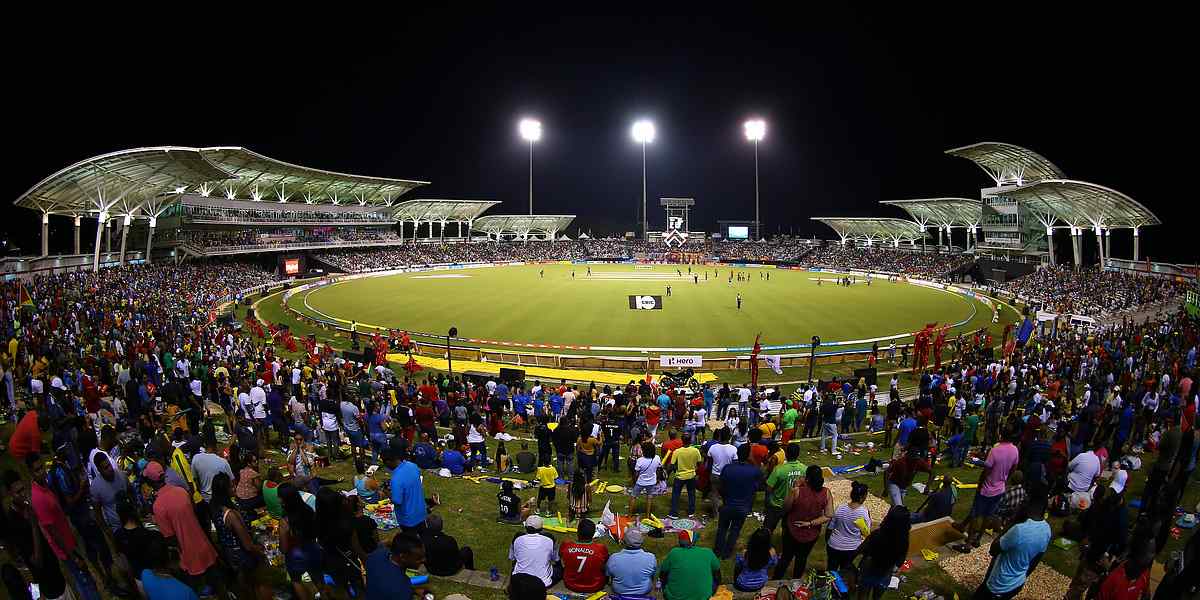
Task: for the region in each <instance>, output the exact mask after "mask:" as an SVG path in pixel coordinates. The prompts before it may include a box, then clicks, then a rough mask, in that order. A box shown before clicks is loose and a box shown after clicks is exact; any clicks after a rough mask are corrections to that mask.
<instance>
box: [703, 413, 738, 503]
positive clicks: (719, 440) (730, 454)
mask: <svg viewBox="0 0 1200 600" xmlns="http://www.w3.org/2000/svg"><path fill="white" fill-rule="evenodd" d="M729 431H730V430H729V429H728V428H725V429H718V430H717V431H716V433H715V434H714V435H713V439H715V440H716V443H715V444H713V445H711V446H709V447H708V457H709V458H710V459H712V477H710V478H709V485H711V486H712V488H713V490H712V491H713V492H714V493H712V494H709V498H710V499H711V500H712V503H713V515H716V514H717V513H718V512H719V510H720V502H721V494H720V489H721V471H722V470H723V469H724V468H725V466H726V465H728V464H729V463H731V462H733V461H734V460H736V459H737V447H736V446H734V445H733V444H730V443H729Z"/></svg>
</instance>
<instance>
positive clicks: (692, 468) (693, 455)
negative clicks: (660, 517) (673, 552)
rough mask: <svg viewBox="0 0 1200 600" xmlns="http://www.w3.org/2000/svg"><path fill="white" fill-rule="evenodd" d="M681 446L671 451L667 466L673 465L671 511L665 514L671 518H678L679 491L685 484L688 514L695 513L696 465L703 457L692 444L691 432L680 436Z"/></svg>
mask: <svg viewBox="0 0 1200 600" xmlns="http://www.w3.org/2000/svg"><path fill="white" fill-rule="evenodd" d="M680 441H682V442H683V446H682V447H680V448H677V449H676V450H675V451H674V452H672V453H671V458H670V462H669V463H668V466H674V467H675V483H674V484H673V485H672V488H671V512H670V513H669V514H668V515H667V516H668V517H670V518H672V519H678V518H679V492H680V491H681V490H683V488H684V487H685V486H686V487H687V491H688V516H689V517H690V516H692V515H694V514H696V466H697V465H699V464H700V463H701V462H702V461H703V460H704V458H703V457H702V456H700V450H699V449H698V448H696V447H695V446H693V445H692V434H690V433H685V434H683V437H682V438H680Z"/></svg>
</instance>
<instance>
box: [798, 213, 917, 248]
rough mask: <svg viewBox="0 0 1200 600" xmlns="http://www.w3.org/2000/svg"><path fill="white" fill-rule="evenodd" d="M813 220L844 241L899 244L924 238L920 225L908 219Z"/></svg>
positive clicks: (846, 218) (858, 218)
mask: <svg viewBox="0 0 1200 600" xmlns="http://www.w3.org/2000/svg"><path fill="white" fill-rule="evenodd" d="M812 220H814V221H820V222H822V223H824V224H826V225H828V226H829V227H830V228H832V229H833V230H834V231H835V232H837V234H838V237H840V238H841V239H842V240H864V241H867V242H871V243H873V242H875V241H877V240H888V241H891V242H893V243H895V244H899V243H900V242H902V241H903V242H915V241H916V240H919V239H921V238H922V237H923V236H924V234H923V229H922V228H921V225H920V223H916V222H913V221H909V220H907V219H891V218H876V217H813V218H812Z"/></svg>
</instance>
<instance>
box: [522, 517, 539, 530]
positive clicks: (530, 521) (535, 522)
mask: <svg viewBox="0 0 1200 600" xmlns="http://www.w3.org/2000/svg"><path fill="white" fill-rule="evenodd" d="M525 526H526V527H528V528H530V529H537V530H541V529H542V518H541V517H539V516H537V515H529V517H528V518H526V519H525Z"/></svg>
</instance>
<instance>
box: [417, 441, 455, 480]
mask: <svg viewBox="0 0 1200 600" xmlns="http://www.w3.org/2000/svg"><path fill="white" fill-rule="evenodd" d="M412 461H413V464H415V465H417V468H418V469H436V468H438V462H439V461H438V454H437V448H434V447H433V444H432V443H430V441H429V434H428V433H422V434H421V441H419V442H417V443H416V444H414V445H413V449H412ZM456 475H457V473H456Z"/></svg>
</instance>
